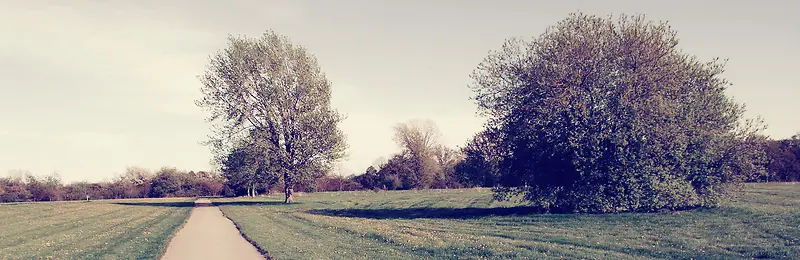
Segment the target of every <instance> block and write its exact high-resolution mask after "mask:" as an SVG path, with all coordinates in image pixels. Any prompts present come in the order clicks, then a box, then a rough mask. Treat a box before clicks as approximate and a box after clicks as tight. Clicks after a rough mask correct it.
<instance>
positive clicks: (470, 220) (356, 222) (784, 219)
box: [216, 183, 800, 259]
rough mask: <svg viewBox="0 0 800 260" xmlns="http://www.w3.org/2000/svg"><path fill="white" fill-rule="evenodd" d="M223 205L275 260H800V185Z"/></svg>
mask: <svg viewBox="0 0 800 260" xmlns="http://www.w3.org/2000/svg"><path fill="white" fill-rule="evenodd" d="M296 200H297V201H299V203H297V204H293V205H283V204H282V203H280V202H281V198H280V197H279V196H274V197H267V198H257V199H244V198H238V199H218V200H216V203H218V204H219V205H220V208H221V209H222V210H223V212H224V213H225V215H226V216H228V217H229V218H231V219H232V220H233V221H234V222H235V223H236V224H237V226H239V228H240V229H241V230H242V232H243V233H244V234H245V235H246V236H247V237H248V239H251V240H252V241H254V242H255V243H256V244H258V246H259V247H261V248H262V249H263V250H266V251H268V253H269V255H270V256H271V257H273V258H276V259H332V258H333V259H369V258H373V259H410V258H459V259H461V258H535V259H540V258H560V257H567V258H589V259H592V258H602V259H647V258H670V259H689V258H695V259H698V258H703V259H707V258H712V259H736V258H784V257H786V258H800V245H799V244H798V243H799V242H800V241H798V240H800V184H787V183H778V184H755V185H748V186H746V188H745V190H744V192H743V193H742V194H741V195H740V196H738V197H737V198H735V199H734V200H733V201H730V202H726V203H724V204H723V205H722V206H721V207H719V208H715V209H699V210H690V211H682V212H672V213H647V214H638V213H637V214H631V213H626V214H608V215H590V214H525V213H522V212H525V210H526V209H525V208H524V207H514V206H516V205H513V204H511V203H497V202H492V201H491V192H490V191H489V190H485V189H483V190H478V189H468V190H436V191H402V192H377V193H376V192H372V191H365V192H340V193H314V194H303V195H302V196H298V197H297V198H296Z"/></svg>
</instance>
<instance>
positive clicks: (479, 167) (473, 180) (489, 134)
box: [455, 129, 507, 187]
mask: <svg viewBox="0 0 800 260" xmlns="http://www.w3.org/2000/svg"><path fill="white" fill-rule="evenodd" d="M500 134H501V133H500V132H499V131H496V130H494V129H492V130H489V129H485V130H483V131H481V132H480V133H478V134H476V135H475V136H474V137H473V138H472V140H470V141H469V142H468V143H467V144H466V145H465V146H464V147H462V148H461V152H462V153H463V154H464V160H461V161H459V162H458V164H457V165H456V166H455V175H456V178H457V180H458V181H459V182H460V183H461V184H463V185H465V186H468V187H476V186H478V187H494V186H496V185H497V184H498V183H499V180H500V171H501V165H500V163H501V162H502V161H503V158H504V157H505V156H507V154H506V153H505V149H504V148H505V147H503V146H502V145H501V143H500V142H499V141H501V140H502V137H501V136H500Z"/></svg>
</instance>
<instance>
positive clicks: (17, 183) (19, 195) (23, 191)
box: [0, 176, 32, 202]
mask: <svg viewBox="0 0 800 260" xmlns="http://www.w3.org/2000/svg"><path fill="white" fill-rule="evenodd" d="M0 187H2V189H3V192H0V202H22V201H28V200H30V199H31V198H32V195H31V193H30V191H28V189H27V187H26V185H25V182H23V180H22V178H20V177H19V176H16V177H7V178H0Z"/></svg>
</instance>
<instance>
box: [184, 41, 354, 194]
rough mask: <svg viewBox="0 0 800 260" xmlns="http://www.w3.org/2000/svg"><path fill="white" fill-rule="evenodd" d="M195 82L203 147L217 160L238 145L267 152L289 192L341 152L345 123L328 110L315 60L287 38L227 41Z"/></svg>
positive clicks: (327, 87) (328, 94)
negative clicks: (204, 124)
mask: <svg viewBox="0 0 800 260" xmlns="http://www.w3.org/2000/svg"><path fill="white" fill-rule="evenodd" d="M228 43H229V45H228V48H226V49H224V50H222V51H220V52H218V53H217V54H215V55H213V56H212V57H211V62H210V65H209V66H208V69H207V70H206V73H205V74H204V75H202V76H201V78H200V79H201V81H202V84H203V87H202V88H201V92H202V93H203V96H204V97H203V99H202V100H198V101H197V105H198V106H200V107H202V108H205V109H207V110H209V111H210V112H211V116H210V117H209V121H210V122H212V123H214V125H215V135H214V136H213V137H212V138H211V139H210V141H209V142H208V144H209V145H210V146H211V147H212V151H214V153H215V154H216V155H217V158H218V160H219V161H221V160H222V159H223V158H224V157H226V156H227V155H228V154H229V152H230V151H231V150H233V148H234V147H236V146H237V145H238V144H239V143H241V141H242V140H243V139H244V140H246V139H252V140H253V141H255V142H256V143H257V144H258V145H260V146H263V147H265V148H267V151H268V153H269V155H270V160H272V161H273V163H274V164H275V165H276V167H275V168H276V169H278V170H279V176H280V179H281V182H283V183H284V193H285V195H286V199H285V202H286V203H290V202H292V201H293V200H294V199H293V198H294V197H293V196H292V194H293V187H294V185H295V184H297V183H302V182H304V181H306V180H309V179H313V175H314V174H316V173H318V172H320V171H327V169H329V168H330V167H331V166H332V164H333V163H334V162H335V161H337V160H339V159H340V158H342V157H343V156H344V155H345V154H344V151H345V148H346V144H345V136H344V133H343V132H342V131H341V130H340V129H339V128H338V124H339V122H341V121H342V120H343V119H344V117H343V116H342V115H340V114H339V113H338V112H336V111H335V110H333V109H332V108H331V105H330V99H331V89H330V82H329V81H328V80H327V79H326V78H325V75H324V74H323V73H322V71H321V70H320V67H319V65H318V64H317V60H316V58H315V57H314V56H313V55H311V54H309V53H308V51H307V50H306V49H305V48H304V47H302V46H299V45H296V44H293V43H292V42H291V41H290V40H289V38H287V37H286V36H282V35H278V34H276V33H275V32H273V31H268V32H266V33H265V34H264V35H262V36H261V37H260V38H247V37H233V36H231V37H229V38H228Z"/></svg>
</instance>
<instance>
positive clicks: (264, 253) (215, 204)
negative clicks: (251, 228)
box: [211, 201, 272, 260]
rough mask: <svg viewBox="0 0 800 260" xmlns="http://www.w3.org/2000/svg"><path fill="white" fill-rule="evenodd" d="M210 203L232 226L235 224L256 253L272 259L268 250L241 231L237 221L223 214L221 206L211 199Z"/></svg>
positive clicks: (269, 259)
mask: <svg viewBox="0 0 800 260" xmlns="http://www.w3.org/2000/svg"><path fill="white" fill-rule="evenodd" d="M211 205H213V206H215V207H217V208H218V209H219V212H222V216H223V217H225V218H226V219H228V220H229V221H230V222H231V223H233V226H235V227H236V230H237V231H239V235H241V236H242V237H243V238H244V240H247V242H248V243H250V244H251V245H253V247H255V248H256V250H258V253H260V254H261V256H263V257H264V258H266V259H267V260H272V257H270V256H269V251H267V250H266V249H263V248H261V246H259V245H258V244H256V242H255V241H253V239H251V238H250V237H248V236H247V235H246V234H245V233H244V232H242V228H241V227H239V223H236V221H233V219H231V218H230V217H228V215H226V214H225V211H224V210H222V208H220V207H219V205H218V204H217V203H216V202H214V201H212V202H211Z"/></svg>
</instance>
